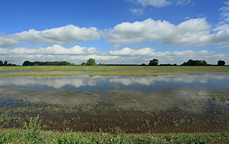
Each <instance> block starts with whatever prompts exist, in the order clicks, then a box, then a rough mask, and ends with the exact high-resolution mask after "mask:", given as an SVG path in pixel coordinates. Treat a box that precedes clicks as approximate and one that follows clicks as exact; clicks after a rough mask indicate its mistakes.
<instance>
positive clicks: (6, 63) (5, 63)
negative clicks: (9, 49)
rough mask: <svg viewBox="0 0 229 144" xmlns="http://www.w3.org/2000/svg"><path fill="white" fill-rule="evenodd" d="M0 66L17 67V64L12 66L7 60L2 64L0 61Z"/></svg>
mask: <svg viewBox="0 0 229 144" xmlns="http://www.w3.org/2000/svg"><path fill="white" fill-rule="evenodd" d="M0 66H17V65H16V64H12V63H8V61H7V60H5V61H4V62H2V61H1V60H0Z"/></svg>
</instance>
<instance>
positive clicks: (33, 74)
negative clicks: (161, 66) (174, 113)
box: [0, 72, 188, 77]
mask: <svg viewBox="0 0 229 144" xmlns="http://www.w3.org/2000/svg"><path fill="white" fill-rule="evenodd" d="M185 74H188V73H86V74H82V73H40V72H31V73H0V77H25V76H78V75H89V76H154V75H185Z"/></svg>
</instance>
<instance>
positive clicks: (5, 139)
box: [0, 127, 229, 144]
mask: <svg viewBox="0 0 229 144" xmlns="http://www.w3.org/2000/svg"><path fill="white" fill-rule="evenodd" d="M35 128H36V127H35ZM228 142H229V133H178V134H153V133H147V134H126V133H122V132H121V131H120V132H116V133H103V132H77V133H75V132H71V131H70V132H58V131H39V134H38V136H37V137H36V135H35V137H34V135H32V136H31V137H30V135H28V134H27V132H26V131H25V130H22V129H0V143H49V144H52V143H53V144H97V143H108V144H121V143H122V144H130V143H136V144H137V143H138V144H151V143H153V144H168V143H170V144H214V143H221V144H227V143H228Z"/></svg>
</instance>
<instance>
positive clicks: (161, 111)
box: [0, 72, 229, 133]
mask: <svg viewBox="0 0 229 144" xmlns="http://www.w3.org/2000/svg"><path fill="white" fill-rule="evenodd" d="M223 74H228V73H223ZM38 114H39V116H40V119H41V126H42V129H44V130H61V131H68V130H72V131H103V132H114V131H120V130H122V131H124V132H126V133H147V132H149V131H151V132H157V133H169V132H225V131H227V130H229V121H228V119H229V75H219V73H213V72H211V73H206V74H204V73H203V72H202V73H193V74H190V75H164V76H162V75H161V76H145V77H141V76H110V77H101V76H93V77H90V76H61V77H59V76H58V77H57V76H56V77H5V78H0V127H2V128H11V127H16V128H17V127H22V126H23V125H24V122H25V121H26V122H28V121H29V118H30V117H31V116H32V117H36V116H37V115H38Z"/></svg>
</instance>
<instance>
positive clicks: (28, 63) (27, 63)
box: [22, 61, 31, 66]
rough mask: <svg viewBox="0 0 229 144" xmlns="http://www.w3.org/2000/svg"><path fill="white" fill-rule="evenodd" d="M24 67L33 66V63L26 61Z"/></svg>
mask: <svg viewBox="0 0 229 144" xmlns="http://www.w3.org/2000/svg"><path fill="white" fill-rule="evenodd" d="M22 66H31V62H30V61H24V63H23V64H22Z"/></svg>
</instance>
